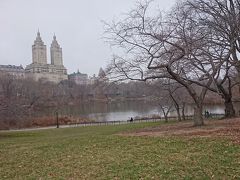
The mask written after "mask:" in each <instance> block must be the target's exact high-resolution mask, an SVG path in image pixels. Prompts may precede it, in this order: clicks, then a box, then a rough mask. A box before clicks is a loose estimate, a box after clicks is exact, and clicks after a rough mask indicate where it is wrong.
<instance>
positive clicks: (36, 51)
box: [32, 31, 47, 64]
mask: <svg viewBox="0 0 240 180" xmlns="http://www.w3.org/2000/svg"><path fill="white" fill-rule="evenodd" d="M32 61H33V64H47V47H46V45H44V43H43V41H42V38H41V36H40V32H39V31H38V33H37V38H36V40H35V41H34V44H33V45H32Z"/></svg>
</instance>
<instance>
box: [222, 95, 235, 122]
mask: <svg viewBox="0 0 240 180" xmlns="http://www.w3.org/2000/svg"><path fill="white" fill-rule="evenodd" d="M224 105H225V117H226V118H232V117H235V116H236V112H235V110H234V107H233V102H232V98H225V99H224Z"/></svg>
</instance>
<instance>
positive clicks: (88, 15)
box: [0, 0, 175, 75]
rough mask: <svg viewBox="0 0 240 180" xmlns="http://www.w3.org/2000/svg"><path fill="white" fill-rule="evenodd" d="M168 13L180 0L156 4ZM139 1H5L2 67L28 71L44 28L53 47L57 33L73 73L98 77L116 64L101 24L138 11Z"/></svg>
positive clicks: (0, 2) (0, 18)
mask: <svg viewBox="0 0 240 180" xmlns="http://www.w3.org/2000/svg"><path fill="white" fill-rule="evenodd" d="M156 1H157V2H158V4H159V8H160V9H162V10H168V9H169V8H170V7H172V5H173V4H174V2H175V0H156ZM135 2H136V1H135V0H0V24H1V27H0V64H12V65H20V64H22V65H23V66H24V67H25V66H26V65H27V64H30V63H31V62H32V49H31V46H32V44H33V41H34V40H35V38H36V34H37V30H38V28H39V30H40V33H41V37H42V40H43V41H44V43H45V45H47V55H48V62H49V63H50V49H49V48H50V45H51V41H52V38H53V34H54V33H55V34H56V36H57V40H58V42H59V44H60V45H61V47H62V48H63V62H64V65H65V67H66V68H67V69H68V73H72V72H74V71H77V69H79V70H80V72H83V73H88V74H89V75H92V74H97V73H98V70H99V68H100V67H103V68H104V67H105V66H106V65H107V63H108V62H110V60H111V55H112V52H111V49H110V47H109V45H108V44H106V43H105V42H104V40H103V39H102V34H103V24H102V22H101V20H105V21H111V20H112V19H114V18H118V17H119V16H120V15H122V14H123V13H125V12H128V11H129V10H130V9H131V8H133V7H134V4H135Z"/></svg>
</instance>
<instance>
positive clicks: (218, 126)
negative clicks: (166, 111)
mask: <svg viewBox="0 0 240 180" xmlns="http://www.w3.org/2000/svg"><path fill="white" fill-rule="evenodd" d="M121 135H124V136H184V137H227V138H230V139H231V140H233V141H234V142H235V143H238V144H240V118H236V119H226V120H207V121H205V126H202V127H193V125H192V122H180V123H177V124H170V125H169V124H166V125H161V126H158V127H154V128H145V129H141V130H137V131H135V132H131V133H123V134H121Z"/></svg>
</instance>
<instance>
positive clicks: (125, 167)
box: [0, 123, 240, 179]
mask: <svg viewBox="0 0 240 180" xmlns="http://www.w3.org/2000/svg"><path fill="white" fill-rule="evenodd" d="M156 125H159V123H142V124H128V125H120V126H101V127H80V128H69V129H53V130H42V131H34V132H8V133H3V132H2V133H0V179H234V178H236V179H237V178H240V176H239V175H240V146H239V145H234V144H232V143H231V142H229V141H227V140H222V139H212V138H193V139H186V138H180V137H126V136H119V135H116V133H119V132H124V131H131V130H133V129H138V128H143V127H148V126H156Z"/></svg>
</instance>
